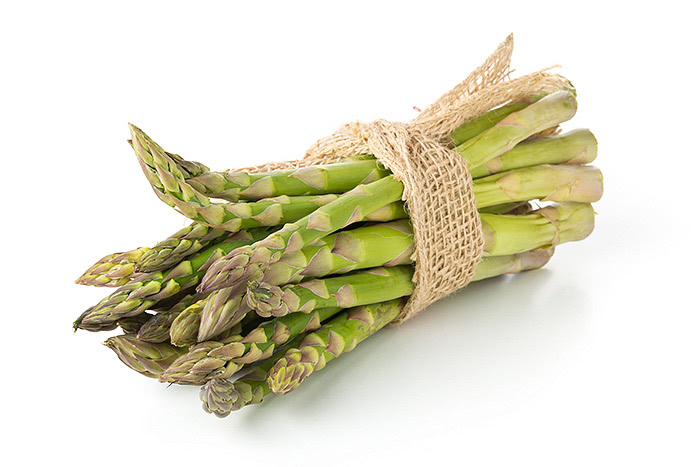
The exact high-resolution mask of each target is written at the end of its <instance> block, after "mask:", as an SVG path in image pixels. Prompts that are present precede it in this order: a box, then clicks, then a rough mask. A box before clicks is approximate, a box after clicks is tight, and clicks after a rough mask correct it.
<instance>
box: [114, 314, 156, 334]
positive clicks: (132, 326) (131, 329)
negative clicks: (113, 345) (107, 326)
mask: <svg viewBox="0 0 700 467" xmlns="http://www.w3.org/2000/svg"><path fill="white" fill-rule="evenodd" d="M153 316H155V315H151V314H149V313H142V314H140V315H138V316H131V317H129V318H122V319H120V320H119V321H117V324H118V325H119V327H120V328H121V329H122V331H124V334H136V333H138V332H139V329H141V327H142V326H143V325H144V324H146V322H148V321H149V320H150V319H152V318H153Z"/></svg>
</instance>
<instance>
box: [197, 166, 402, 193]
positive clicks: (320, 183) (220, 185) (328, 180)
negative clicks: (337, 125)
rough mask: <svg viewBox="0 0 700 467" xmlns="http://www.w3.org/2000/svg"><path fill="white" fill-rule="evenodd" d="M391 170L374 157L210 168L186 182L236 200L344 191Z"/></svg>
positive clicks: (200, 189) (377, 177) (202, 191)
mask: <svg viewBox="0 0 700 467" xmlns="http://www.w3.org/2000/svg"><path fill="white" fill-rule="evenodd" d="M390 173H391V172H390V171H388V170H386V169H385V168H383V167H381V166H380V165H379V164H378V163H377V161H376V160H373V159H371V160H361V161H350V162H343V163H337V164H327V165H319V166H313V167H304V168H301V169H295V170H280V171H277V172H267V173H257V174H255V173H252V174H249V173H246V172H238V171H235V170H230V171H228V172H209V173H205V174H202V175H200V176H198V177H194V178H191V179H188V181H187V183H189V184H190V185H191V186H192V187H194V189H195V190H197V191H199V192H200V193H202V194H205V195H207V196H210V197H212V198H223V199H226V200H228V201H232V202H237V201H239V200H249V201H250V200H260V199H264V198H272V197H275V196H280V195H288V196H302V195H323V194H328V193H345V192H346V191H350V190H352V189H353V188H355V187H356V186H357V185H360V184H367V183H370V182H373V181H376V180H379V179H380V178H382V177H385V176H387V175H389V174H390Z"/></svg>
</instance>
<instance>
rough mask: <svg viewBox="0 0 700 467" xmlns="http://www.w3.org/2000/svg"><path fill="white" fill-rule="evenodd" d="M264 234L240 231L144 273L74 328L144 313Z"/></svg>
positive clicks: (109, 297)
mask: <svg viewBox="0 0 700 467" xmlns="http://www.w3.org/2000/svg"><path fill="white" fill-rule="evenodd" d="M266 233H267V232H266V231H264V230H260V229H254V230H251V231H242V232H239V233H238V234H236V236H235V237H233V238H232V240H231V241H228V242H222V243H219V244H217V245H214V246H212V247H210V248H207V249H206V250H204V251H201V252H199V253H197V254H196V255H194V256H193V257H191V258H190V259H188V260H186V261H182V262H181V263H180V264H178V265H177V266H176V267H174V268H172V269H169V270H166V271H159V272H153V273H149V274H144V275H142V276H141V277H140V278H139V280H138V281H131V282H129V283H128V284H126V285H124V286H122V287H121V288H119V289H117V290H116V291H115V292H114V293H112V294H111V295H109V296H108V297H106V298H105V299H103V300H102V301H101V302H100V303H99V304H97V305H96V306H95V307H94V308H93V309H92V310H90V312H89V313H87V314H86V315H85V314H84V315H81V317H80V318H79V319H78V320H77V321H76V322H75V324H74V326H75V327H76V328H80V329H86V328H87V327H91V326H94V325H96V324H107V323H110V322H113V321H115V320H117V319H120V318H124V317H128V316H135V315H138V314H140V313H143V312H144V311H145V310H147V309H148V308H150V307H151V306H153V305H155V304H156V303H157V302H158V301H159V300H163V299H166V298H168V297H172V296H174V295H175V294H177V293H178V292H180V291H181V290H185V289H187V288H190V287H193V286H195V285H196V284H197V283H198V282H199V280H200V279H201V277H203V275H204V271H205V270H206V269H207V267H209V265H210V264H211V263H212V262H213V261H215V260H216V259H217V258H220V257H223V256H224V255H225V254H226V253H227V252H229V251H232V250H234V249H235V248H237V247H240V246H242V245H248V244H250V243H252V242H254V241H256V240H259V239H260V238H264V237H265V235H266ZM234 238H235V239H234Z"/></svg>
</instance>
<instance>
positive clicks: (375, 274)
mask: <svg viewBox="0 0 700 467" xmlns="http://www.w3.org/2000/svg"><path fill="white" fill-rule="evenodd" d="M412 277H413V267H412V266H394V267H390V268H373V269H366V270H362V271H360V272H357V273H354V274H346V275H343V276H337V277H328V278H323V279H312V280H309V281H306V282H302V283H301V284H296V285H286V286H283V287H277V286H271V287H261V286H260V285H258V286H257V287H256V286H252V287H250V288H249V289H248V292H247V293H246V302H247V303H248V305H249V306H250V307H251V308H252V309H254V310H255V312H256V313H258V314H259V315H260V316H263V317H267V316H276V317H277V316H284V315H286V314H289V313H295V312H302V313H310V312H311V311H313V310H316V309H318V308H326V307H340V308H350V307H354V306H360V305H366V304H369V303H377V302H383V301H387V300H393V299H395V298H399V297H405V296H408V295H410V294H411V293H412V292H413V289H414V288H415V286H414V284H413V281H412V280H411V279H412Z"/></svg>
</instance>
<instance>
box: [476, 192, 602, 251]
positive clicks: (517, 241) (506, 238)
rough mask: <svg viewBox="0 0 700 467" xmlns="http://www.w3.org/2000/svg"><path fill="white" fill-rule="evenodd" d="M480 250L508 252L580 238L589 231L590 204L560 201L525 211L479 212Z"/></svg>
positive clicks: (591, 225) (573, 240) (592, 213)
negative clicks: (522, 212)
mask: <svg viewBox="0 0 700 467" xmlns="http://www.w3.org/2000/svg"><path fill="white" fill-rule="evenodd" d="M480 217H481V227H482V232H483V237H484V254H485V255H492V256H503V255H511V254H515V253H521V252H524V251H529V250H535V249H538V248H547V247H549V246H555V245H558V244H560V243H565V242H575V241H578V240H583V239H584V238H586V237H587V236H588V235H590V233H591V232H592V231H593V226H594V222H595V219H594V217H595V212H594V211H593V207H592V206H591V205H590V204H583V203H562V204H558V205H552V206H549V207H545V208H542V209H538V210H536V211H533V212H532V213H531V214H527V215H499V214H481V216H480Z"/></svg>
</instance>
